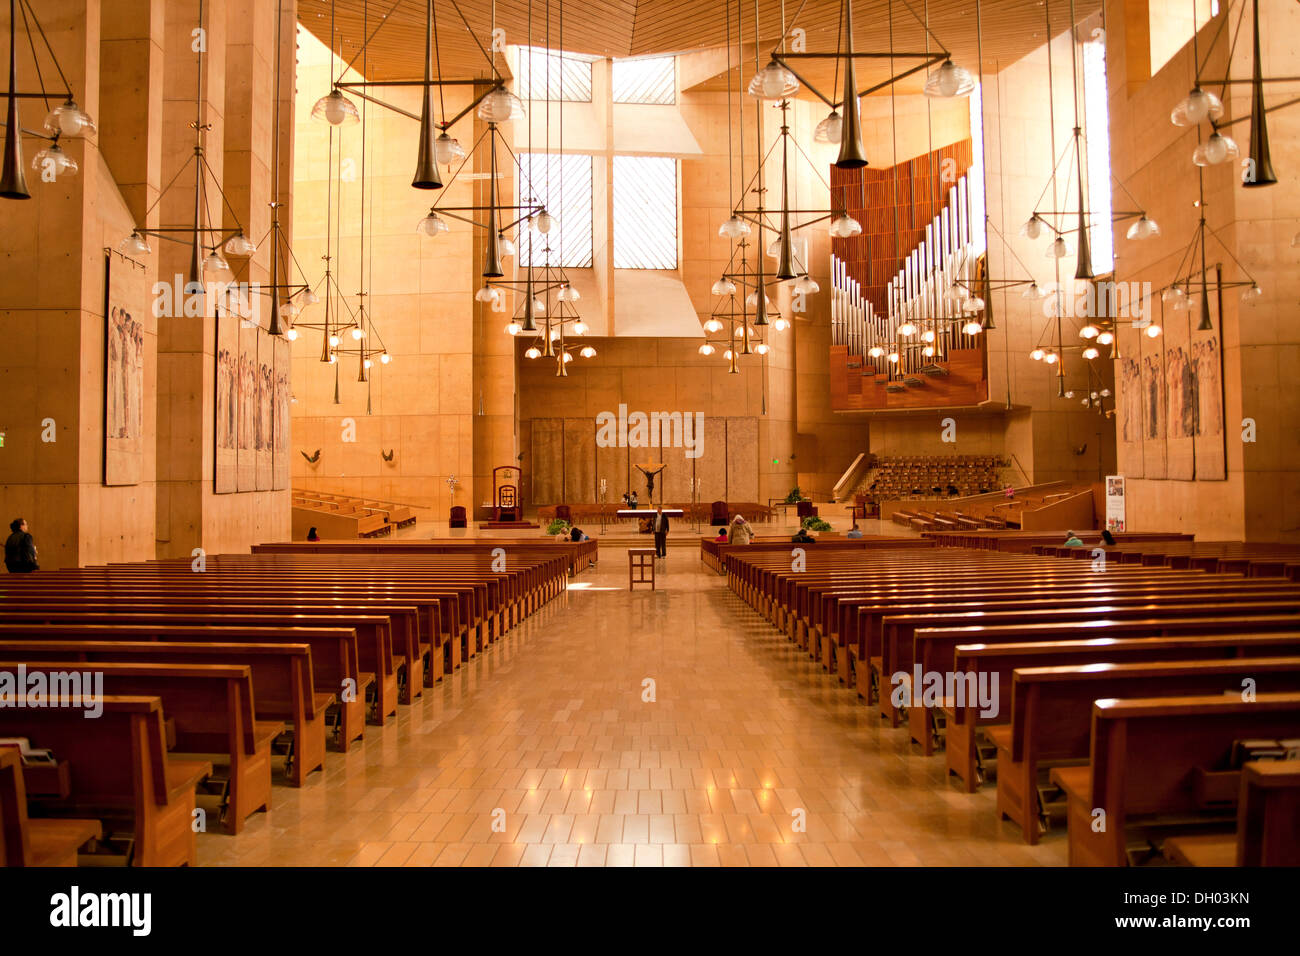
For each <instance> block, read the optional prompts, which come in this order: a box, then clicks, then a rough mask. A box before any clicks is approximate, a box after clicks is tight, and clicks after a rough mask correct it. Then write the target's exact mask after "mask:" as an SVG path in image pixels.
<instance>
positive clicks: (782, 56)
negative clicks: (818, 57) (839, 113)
mask: <svg viewBox="0 0 1300 956" xmlns="http://www.w3.org/2000/svg"><path fill="white" fill-rule="evenodd" d="M789 55H790V54H786V53H774V54H772V59H773V60H775V61H776V62H777V63H780V64H781V65H782V66H783V67H785V68H786V69H787V70H789V71H790V72H791V73H793V74H794V77H795V79H796V80H798V81H799V82H800V83H802V84H803V85H804V86H805V87H806V88H807V89H808V91H809V92H810V93H812V94H813V95H814V96H816V97H817V98H818V99H819V100H821V101H822V102H823V103H825V104H826V105H827V106H829V107H830V108H831V109H836V108H837V107H838V106H839V104H838V103H834V102H832V101H831V100H830V99H829V98H828V97H827V96H825V95H824V94H823V93H822V91H821V90H819V89H817V87H815V86H814V85H813V84H812V83H810V82H808V80H807V78H806V77H804V76H803V74H801V73H800V72H799V71H798V70H796V69H795V68H794V67H792V66H791V65H790V64H789V63H787V62H786V57H787V56H789ZM837 63H838V58H837ZM835 69H836V74H837V75H838V72H839V66H838V65H837V66H836V68H835Z"/></svg>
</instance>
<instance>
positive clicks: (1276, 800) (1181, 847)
mask: <svg viewBox="0 0 1300 956" xmlns="http://www.w3.org/2000/svg"><path fill="white" fill-rule="evenodd" d="M1163 850H1164V854H1165V856H1167V857H1168V858H1169V859H1170V860H1172V861H1174V862H1175V863H1181V864H1183V865H1185V866H1300V760H1252V761H1250V762H1249V763H1246V764H1243V765H1242V768H1241V797H1240V798H1239V799H1238V801H1237V832H1236V833H1235V834H1230V835H1225V836H1220V835H1217V834H1208V835H1189V836H1180V837H1171V838H1170V839H1168V840H1166V841H1165V844H1164V847H1163Z"/></svg>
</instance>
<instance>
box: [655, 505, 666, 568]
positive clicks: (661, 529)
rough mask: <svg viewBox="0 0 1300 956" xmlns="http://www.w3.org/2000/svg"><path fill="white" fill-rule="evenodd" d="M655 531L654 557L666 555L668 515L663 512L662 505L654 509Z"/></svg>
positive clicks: (664, 556)
mask: <svg viewBox="0 0 1300 956" xmlns="http://www.w3.org/2000/svg"><path fill="white" fill-rule="evenodd" d="M654 522H655V523H654V533H655V557H659V558H666V557H668V516H667V515H666V514H664V506H663V505H660V506H659V508H658V509H657V510H656V511H655V517H654Z"/></svg>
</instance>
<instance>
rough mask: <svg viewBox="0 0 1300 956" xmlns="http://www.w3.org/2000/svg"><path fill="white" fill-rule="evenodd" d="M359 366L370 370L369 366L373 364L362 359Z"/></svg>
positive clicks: (368, 360)
mask: <svg viewBox="0 0 1300 956" xmlns="http://www.w3.org/2000/svg"><path fill="white" fill-rule="evenodd" d="M361 364H362V365H364V366H365V367H366V368H370V366H371V365H372V364H374V363H372V362H371V361H370V359H362V360H361Z"/></svg>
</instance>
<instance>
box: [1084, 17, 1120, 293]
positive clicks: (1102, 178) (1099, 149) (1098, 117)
mask: <svg viewBox="0 0 1300 956" xmlns="http://www.w3.org/2000/svg"><path fill="white" fill-rule="evenodd" d="M1083 106H1084V117H1085V119H1084V122H1085V123H1086V124H1087V135H1086V138H1085V142H1086V143H1087V145H1088V157H1087V161H1088V206H1089V211H1090V212H1091V213H1092V221H1091V227H1090V229H1089V231H1088V238H1089V240H1090V241H1091V243H1092V271H1093V272H1094V273H1096V274H1097V275H1105V274H1106V273H1108V272H1113V271H1114V270H1115V239H1114V235H1113V230H1112V228H1111V209H1112V205H1111V186H1110V112H1109V109H1108V106H1107V96H1106V45H1105V41H1104V40H1101V39H1098V40H1094V41H1092V42H1090V43H1085V44H1083Z"/></svg>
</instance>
